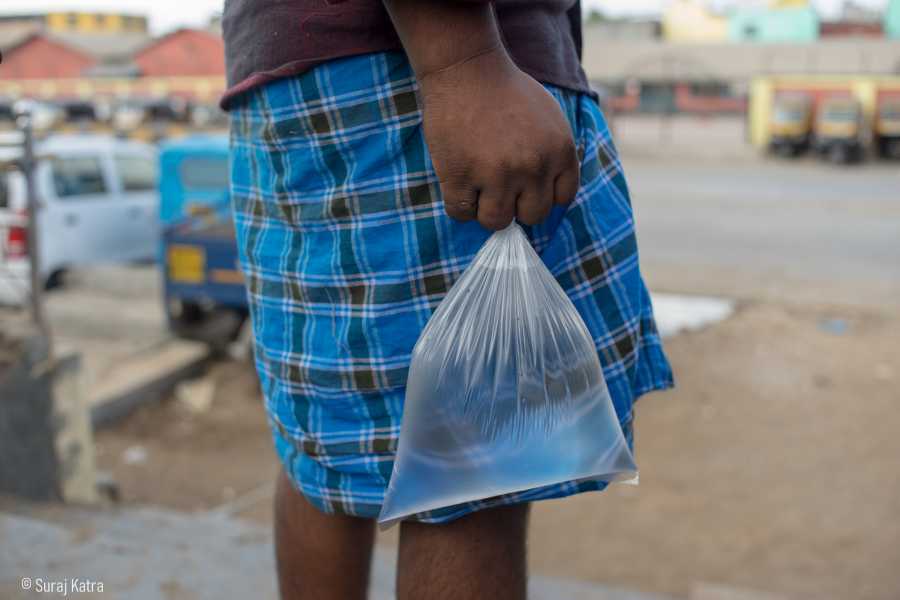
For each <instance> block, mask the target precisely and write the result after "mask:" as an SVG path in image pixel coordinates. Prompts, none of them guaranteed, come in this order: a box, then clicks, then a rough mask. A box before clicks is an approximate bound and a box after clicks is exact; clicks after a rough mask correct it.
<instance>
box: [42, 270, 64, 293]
mask: <svg viewBox="0 0 900 600" xmlns="http://www.w3.org/2000/svg"><path fill="white" fill-rule="evenodd" d="M65 281H66V270H65V269H57V270H55V271H53V272H52V273H50V276H49V277H47V281H45V282H44V289H45V290H55V289H58V288H61V287H62V286H63V284H65Z"/></svg>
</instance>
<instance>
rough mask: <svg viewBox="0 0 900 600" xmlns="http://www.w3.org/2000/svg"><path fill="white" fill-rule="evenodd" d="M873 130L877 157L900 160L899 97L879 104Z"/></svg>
mask: <svg viewBox="0 0 900 600" xmlns="http://www.w3.org/2000/svg"><path fill="white" fill-rule="evenodd" d="M874 130H875V131H874V133H875V148H876V149H877V150H878V155H879V156H880V157H882V158H900V96H898V97H896V98H890V99H885V100H882V101H881V102H880V103H879V105H878V111H877V113H876V114H875V127H874Z"/></svg>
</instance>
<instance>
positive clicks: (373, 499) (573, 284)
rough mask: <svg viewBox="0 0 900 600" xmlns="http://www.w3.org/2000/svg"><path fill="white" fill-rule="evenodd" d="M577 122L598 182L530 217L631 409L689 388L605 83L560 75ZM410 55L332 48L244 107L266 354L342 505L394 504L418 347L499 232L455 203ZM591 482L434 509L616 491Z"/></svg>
mask: <svg viewBox="0 0 900 600" xmlns="http://www.w3.org/2000/svg"><path fill="white" fill-rule="evenodd" d="M547 89H548V90H549V92H550V93H551V94H552V95H553V97H554V98H556V100H557V101H558V102H559V105H560V107H561V108H562V109H563V111H564V113H565V115H566V116H567V118H568V120H569V123H570V124H571V126H572V131H573V133H574V135H575V140H576V142H577V145H578V148H579V152H580V155H581V156H582V163H581V188H580V190H579V192H578V196H577V198H576V200H575V201H574V202H573V203H572V204H571V205H569V206H568V207H562V206H557V207H556V208H554V210H553V212H552V213H551V215H550V217H549V218H548V219H547V221H546V222H544V223H542V224H541V225H539V226H534V227H526V232H527V233H528V236H529V239H530V240H531V242H532V244H533V246H534V248H535V250H537V252H538V254H539V255H540V256H541V257H542V259H543V260H544V262H545V263H546V265H547V267H548V268H549V269H550V271H551V272H552V273H553V274H554V276H555V277H556V279H557V280H558V281H559V283H560V285H561V286H562V287H563V289H564V290H565V291H566V293H567V294H568V295H569V297H570V298H571V299H572V302H573V303H574V304H575V307H576V308H577V309H578V311H579V313H580V314H581V316H582V318H583V319H584V321H585V323H586V324H587V327H588V329H589V330H590V332H591V334H592V335H593V337H594V342H595V344H596V347H597V352H598V354H599V357H600V362H601V364H602V365H603V369H604V375H605V376H606V379H607V383H608V385H609V389H610V393H611V395H612V398H613V402H614V404H615V408H616V411H617V413H618V416H619V419H620V422H621V424H622V426H623V428H624V430H625V432H626V436H627V438H628V439H629V442H630V440H631V422H632V405H633V403H634V401H635V399H636V398H637V397H638V396H640V395H641V394H643V393H645V392H648V391H651V390H657V389H663V388H667V387H670V386H671V385H672V372H671V369H670V367H669V364H668V362H667V360H666V357H665V355H664V353H663V349H662V347H661V344H660V339H659V336H658V334H657V330H656V325H655V323H654V320H653V312H652V307H651V304H650V297H649V295H648V293H647V289H646V287H645V286H644V282H643V280H642V279H641V275H640V271H639V268H638V254H637V244H636V241H635V234H634V221H633V217H632V210H631V203H630V200H629V196H628V191H627V188H626V185H625V178H624V176H623V174H622V169H621V165H620V163H619V159H618V157H617V154H616V151H615V149H614V147H613V143H612V140H611V138H610V133H609V129H608V128H607V125H606V122H605V121H604V119H603V115H602V114H601V112H600V110H599V108H598V106H597V104H596V102H595V101H594V100H593V99H591V98H590V97H589V96H587V95H584V94H578V93H575V92H570V91H566V90H562V89H559V88H555V87H551V86H547ZM416 92H417V85H416V80H415V78H414V77H413V74H412V71H411V69H410V66H409V63H408V61H407V60H406V58H405V56H404V55H403V54H402V53H399V52H385V53H376V54H367V55H362V56H355V57H350V58H343V59H339V60H332V61H329V62H327V63H324V64H322V65H320V66H318V67H316V68H315V69H313V70H311V71H308V72H306V73H304V74H302V75H300V76H296V77H290V78H285V79H280V80H277V81H274V82H272V83H269V84H267V85H265V86H263V87H261V88H258V89H256V90H253V91H250V92H248V93H247V94H245V95H244V96H243V97H242V98H241V99H240V100H239V101H238V102H237V105H236V106H235V108H234V109H233V111H232V117H231V193H232V202H233V207H234V215H235V223H236V230H237V240H238V248H239V253H240V259H241V267H242V270H243V272H244V274H245V277H246V282H247V290H248V296H249V302H250V312H251V317H252V322H253V332H254V336H255V341H256V367H257V370H258V373H259V378H260V381H261V385H262V390H263V394H264V397H265V405H266V411H267V414H268V419H269V422H270V423H271V426H272V432H273V436H274V440H275V448H276V451H277V453H278V455H279V458H280V460H281V462H282V464H283V466H284V469H285V471H286V473H287V474H288V475H289V477H290V478H291V480H292V481H293V482H294V484H295V485H296V487H297V488H298V489H299V490H300V491H301V492H302V493H303V494H304V495H305V497H306V498H307V499H308V500H309V501H310V502H311V503H312V504H313V505H315V506H316V507H318V508H319V509H321V510H322V511H324V512H327V513H344V514H350V515H356V516H361V517H376V516H377V515H378V513H379V511H380V508H381V502H382V498H383V496H384V493H385V489H386V486H387V483H388V479H389V478H390V476H391V469H392V467H393V459H394V453H395V450H396V447H397V437H398V435H399V432H400V420H401V417H402V414H403V399H404V393H405V387H404V385H405V381H406V375H407V370H408V367H409V362H410V353H411V351H412V348H413V346H414V344H415V342H416V339H417V338H418V336H419V333H420V332H421V331H422V328H423V327H424V326H425V323H426V321H427V320H428V318H429V316H430V315H431V314H432V312H433V311H434V310H435V308H436V307H437V305H438V303H439V302H440V301H441V299H442V298H443V297H444V295H445V294H446V293H447V291H448V290H449V289H450V287H451V286H452V285H453V282H454V281H456V280H457V279H458V278H459V276H460V275H461V274H462V272H463V270H465V268H466V266H467V265H468V264H469V263H470V261H471V260H472V258H473V257H474V256H475V253H476V252H477V251H478V249H479V248H480V247H481V245H482V244H483V243H484V241H485V240H486V239H487V238H488V236H489V235H490V232H489V231H487V230H485V229H483V228H482V227H481V226H480V225H479V224H478V223H477V222H474V221H473V222H466V223H462V222H457V221H454V220H453V219H450V218H449V217H447V215H446V214H445V213H444V210H443V206H442V203H441V195H440V190H439V187H438V182H437V178H436V176H435V173H434V169H433V168H432V164H431V161H430V158H429V155H428V151H427V148H426V145H425V140H424V137H423V134H422V113H421V109H420V104H419V100H418V98H417V95H416ZM605 485H606V484H605V483H604V482H602V481H578V482H569V483H563V484H559V485H553V486H549V487H545V488H540V489H534V490H529V491H525V492H520V493H516V494H509V495H505V496H500V497H495V498H490V499H488V500H484V501H481V502H472V503H467V504H464V505H459V506H453V507H449V508H445V509H440V510H435V511H430V512H428V513H423V514H420V515H417V517H415V518H416V519H418V520H420V521H424V522H432V523H435V522H444V521H449V520H452V519H455V518H457V517H460V516H463V515H465V514H468V513H470V512H473V511H475V510H479V509H482V508H487V507H490V506H497V505H503V504H514V503H519V502H528V501H532V500H540V499H547V498H558V497H562V496H568V495H571V494H575V493H579V492H585V491H592V490H600V489H603V488H604V487H605Z"/></svg>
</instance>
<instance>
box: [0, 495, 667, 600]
mask: <svg viewBox="0 0 900 600" xmlns="http://www.w3.org/2000/svg"><path fill="white" fill-rule="evenodd" d="M394 567H395V556H393V554H392V553H391V552H389V551H387V550H385V549H384V548H379V549H378V550H377V552H376V556H375V560H374V564H373V573H372V588H371V594H370V598H371V599H372V600H389V599H390V598H393V597H394V583H393V580H394ZM273 574H274V559H273V554H272V542H271V536H270V534H269V531H268V529H263V528H260V527H259V526H256V525H252V524H249V523H247V522H244V521H240V520H238V519H232V518H229V517H227V516H225V515H224V514H222V513H199V514H183V513H175V512H171V511H163V510H157V509H149V508H146V509H128V510H105V511H91V510H86V509H78V508H70V507H52V508H49V509H47V508H42V509H39V510H38V511H26V512H23V511H17V512H16V513H11V512H5V513H0V597H3V598H5V599H9V600H19V599H25V598H36V597H45V596H46V594H45V593H43V594H42V593H39V592H38V591H37V585H38V582H40V584H41V586H42V587H46V584H50V583H56V582H66V578H68V582H67V584H68V585H69V586H72V584H73V578H78V579H79V581H80V582H81V583H84V582H90V583H92V584H93V587H94V591H95V592H98V591H99V590H98V589H97V587H98V584H101V583H102V584H103V593H102V594H101V593H97V595H96V597H98V598H99V597H116V598H128V599H129V600H156V599H165V600H172V599H190V600H228V599H235V600H238V599H240V600H243V599H245V598H258V599H260V600H263V599H266V598H275V597H276V585H275V580H274V576H273ZM23 578H29V580H28V581H27V582H25V585H26V586H27V585H30V586H31V589H30V590H23V589H22V588H23ZM79 597H92V596H90V595H88V594H79ZM529 597H530V598H532V600H673V599H672V598H670V597H667V596H660V595H655V594H644V593H639V592H633V591H629V590H621V589H613V588H607V587H605V586H601V585H597V584H591V583H585V582H575V581H564V580H560V579H553V578H547V577H540V576H535V577H533V578H532V581H531V583H530V586H529Z"/></svg>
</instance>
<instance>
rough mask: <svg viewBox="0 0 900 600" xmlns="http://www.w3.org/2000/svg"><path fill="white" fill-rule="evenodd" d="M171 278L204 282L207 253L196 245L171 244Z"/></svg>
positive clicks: (186, 281) (189, 281)
mask: <svg viewBox="0 0 900 600" xmlns="http://www.w3.org/2000/svg"><path fill="white" fill-rule="evenodd" d="M168 259H169V278H170V279H171V280H172V281H178V282H180V283H203V281H204V279H205V277H204V271H205V270H206V253H205V252H204V251H203V249H202V248H197V247H196V246H184V245H173V246H169V251H168Z"/></svg>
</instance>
